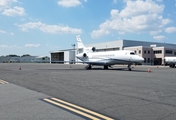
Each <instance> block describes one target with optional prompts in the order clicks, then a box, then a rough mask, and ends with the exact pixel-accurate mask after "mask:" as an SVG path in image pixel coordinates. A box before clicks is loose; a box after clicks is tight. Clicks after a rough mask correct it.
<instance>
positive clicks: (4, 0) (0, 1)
mask: <svg viewBox="0 0 176 120" xmlns="http://www.w3.org/2000/svg"><path fill="white" fill-rule="evenodd" d="M14 2H18V1H17V0H0V11H1V10H3V9H5V8H8V7H10V5H11V4H12V3H14Z"/></svg>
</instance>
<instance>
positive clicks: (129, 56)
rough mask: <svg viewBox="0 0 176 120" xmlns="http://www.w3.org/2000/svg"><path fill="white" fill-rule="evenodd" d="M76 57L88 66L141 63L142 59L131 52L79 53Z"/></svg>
mask: <svg viewBox="0 0 176 120" xmlns="http://www.w3.org/2000/svg"><path fill="white" fill-rule="evenodd" d="M76 57H77V58H78V59H79V60H81V61H82V62H84V63H87V64H89V65H108V66H110V65H115V64H132V63H141V62H143V61H144V59H143V58H142V57H140V56H138V55H136V54H135V53H134V52H133V51H129V50H120V51H108V52H91V53H80V54H78V55H76Z"/></svg>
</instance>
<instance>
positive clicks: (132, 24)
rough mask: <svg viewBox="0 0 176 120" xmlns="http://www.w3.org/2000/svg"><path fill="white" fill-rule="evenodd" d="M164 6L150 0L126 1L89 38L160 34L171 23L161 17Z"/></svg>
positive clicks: (112, 11)
mask: <svg viewBox="0 0 176 120" xmlns="http://www.w3.org/2000/svg"><path fill="white" fill-rule="evenodd" d="M163 10H164V5H158V4H156V3H154V2H153V1H152V0H146V1H143V0H137V1H131V0H126V5H125V7H124V9H122V10H121V11H120V10H117V9H113V10H111V12H110V15H111V18H110V19H109V20H106V21H105V22H104V23H101V24H100V25H99V29H98V30H93V31H92V33H91V36H92V37H93V38H98V37H101V36H103V35H108V34H111V33H113V32H115V33H118V34H121V33H123V34H125V33H138V34H140V33H150V34H154V33H155V34H156V33H159V32H161V30H162V29H164V27H165V26H166V25H167V24H168V23H170V22H171V20H170V19H165V18H163V16H162V15H161V14H162V12H163Z"/></svg>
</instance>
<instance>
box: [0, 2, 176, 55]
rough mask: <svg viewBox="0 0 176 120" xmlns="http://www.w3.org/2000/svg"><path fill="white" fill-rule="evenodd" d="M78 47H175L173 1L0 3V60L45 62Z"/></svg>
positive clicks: (175, 30)
mask: <svg viewBox="0 0 176 120" xmlns="http://www.w3.org/2000/svg"><path fill="white" fill-rule="evenodd" d="M77 35H80V36H81V39H82V41H83V43H84V44H94V43H101V42H108V41H114V40H122V39H127V40H137V41H149V42H161V43H174V44H176V0H0V56H3V55H4V56H6V55H9V54H15V55H20V56H21V55H24V54H30V55H32V56H50V52H52V51H57V50H63V49H70V48H73V46H72V45H73V44H76V36H77Z"/></svg>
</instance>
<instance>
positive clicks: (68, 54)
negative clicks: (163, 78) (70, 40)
mask: <svg viewBox="0 0 176 120" xmlns="http://www.w3.org/2000/svg"><path fill="white" fill-rule="evenodd" d="M85 46H86V47H95V48H96V52H102V51H104V52H105V51H116V50H132V51H134V52H135V53H136V54H137V55H139V56H141V57H143V58H144V63H143V64H144V65H164V64H165V59H164V57H166V56H176V44H169V43H158V42H146V41H135V40H116V41H110V42H103V43H96V44H90V45H85ZM77 53H79V50H78V51H77V49H67V50H59V51H53V52H51V63H60V62H57V61H73V62H70V64H72V63H74V61H77V59H76V57H75V55H76V54H77ZM62 63H63V62H62Z"/></svg>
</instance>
